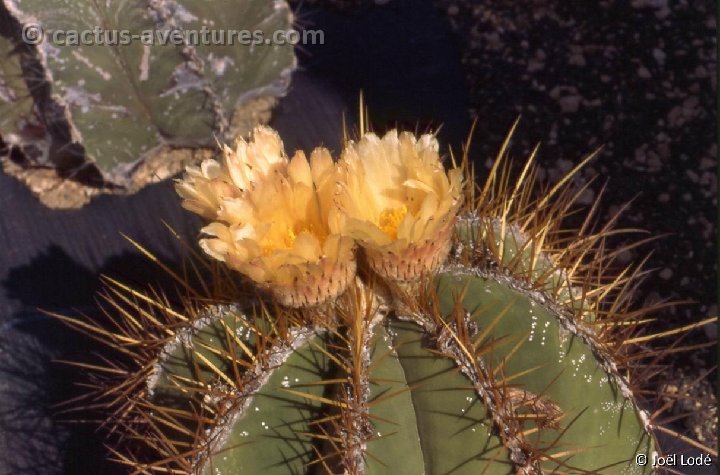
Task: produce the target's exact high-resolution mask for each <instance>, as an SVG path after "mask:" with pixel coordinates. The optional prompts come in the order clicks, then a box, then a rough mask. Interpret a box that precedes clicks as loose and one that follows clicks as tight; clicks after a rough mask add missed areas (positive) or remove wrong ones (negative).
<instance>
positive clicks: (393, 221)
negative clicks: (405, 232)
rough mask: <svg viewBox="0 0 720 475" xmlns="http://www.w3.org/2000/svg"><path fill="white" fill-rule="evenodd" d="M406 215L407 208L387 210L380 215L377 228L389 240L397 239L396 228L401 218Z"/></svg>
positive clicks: (403, 206)
mask: <svg viewBox="0 0 720 475" xmlns="http://www.w3.org/2000/svg"><path fill="white" fill-rule="evenodd" d="M406 214H407V206H405V205H402V206H400V207H398V208H395V209H392V208H388V209H386V210H383V212H382V213H380V220H379V221H380V222H379V223H378V226H379V227H380V229H381V230H382V231H383V232H384V233H385V234H387V235H388V236H389V237H390V238H391V239H397V231H398V227H400V223H401V222H402V220H403V218H405V215H406Z"/></svg>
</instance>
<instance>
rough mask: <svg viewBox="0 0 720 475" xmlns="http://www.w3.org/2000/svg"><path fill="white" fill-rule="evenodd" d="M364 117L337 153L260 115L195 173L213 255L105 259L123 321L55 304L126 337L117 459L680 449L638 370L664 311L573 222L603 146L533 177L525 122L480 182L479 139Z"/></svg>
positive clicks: (333, 460)
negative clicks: (522, 152)
mask: <svg viewBox="0 0 720 475" xmlns="http://www.w3.org/2000/svg"><path fill="white" fill-rule="evenodd" d="M362 123H363V122H362V121H361V124H362ZM361 130H362V131H363V133H362V134H361V137H360V139H359V140H358V141H357V142H352V141H351V142H349V143H347V144H346V147H345V150H344V152H343V153H342V156H341V158H340V160H339V161H338V162H337V163H335V162H334V161H333V160H332V159H330V157H329V152H327V151H326V150H324V149H316V150H315V151H314V152H313V154H312V155H311V158H310V160H309V161H308V160H307V159H306V158H305V156H304V154H302V153H301V152H298V153H297V154H296V155H295V156H293V157H292V159H288V157H286V156H285V155H284V151H283V148H282V143H281V141H280V139H279V137H278V136H277V135H276V134H275V133H274V132H273V131H271V130H269V129H266V128H265V129H263V128H260V129H257V130H256V132H255V136H254V139H253V141H251V142H244V141H241V142H240V143H239V144H238V146H237V148H236V149H235V150H233V149H230V148H229V147H226V148H225V150H224V154H225V156H224V160H223V161H220V162H218V161H214V160H209V161H206V162H204V163H203V164H202V166H201V167H199V168H190V169H188V175H186V177H185V178H184V179H183V180H181V181H180V182H179V183H178V192H179V193H180V195H181V196H182V197H183V199H184V201H183V205H184V206H185V207H186V208H187V209H189V210H191V211H193V212H195V213H198V214H200V215H202V216H204V217H205V218H206V219H208V220H209V221H211V224H209V225H208V226H207V227H205V228H203V234H204V237H203V239H202V240H201V243H200V244H201V247H202V249H203V250H204V251H205V254H208V255H210V256H211V257H212V258H213V259H212V260H211V261H210V262H208V261H207V260H205V258H203V257H202V256H200V255H198V254H197V253H194V257H193V259H194V260H197V261H199V262H200V263H199V264H194V265H193V266H190V267H189V268H190V269H195V275H194V276H188V275H185V276H183V277H180V276H179V275H177V274H175V273H172V271H170V272H171V275H173V276H174V277H175V278H176V279H177V280H178V282H180V283H181V285H182V286H183V287H184V288H185V292H184V296H183V298H182V299H181V301H179V302H176V303H175V304H171V303H170V299H169V298H165V297H162V296H158V294H157V293H153V292H143V291H142V290H137V289H133V288H131V287H129V286H127V285H125V284H123V283H121V282H118V281H116V280H113V279H108V280H107V291H106V294H104V298H105V300H106V302H107V303H108V304H109V306H110V308H112V309H113V310H114V311H113V312H110V311H106V312H105V314H106V315H107V316H108V317H110V318H111V321H112V322H113V327H114V328H115V330H113V331H109V330H108V329H107V328H106V327H104V326H103V325H101V324H99V323H88V322H87V321H84V320H82V319H78V318H70V317H63V316H59V318H61V319H63V321H65V322H67V323H69V324H70V325H72V326H75V327H77V328H80V329H82V330H83V331H86V332H89V333H90V334H92V335H93V336H95V337H96V338H98V339H100V340H102V341H104V342H105V343H106V344H107V345H108V346H109V347H110V348H114V349H115V350H116V351H117V352H118V353H119V356H121V357H122V358H120V360H121V361H122V363H118V364H116V365H113V366H107V361H109V360H107V359H104V360H103V362H104V363H103V364H102V365H100V366H97V367H96V368H97V371H96V373H97V375H96V378H95V379H94V381H95V385H96V391H94V392H93V393H92V394H91V395H89V397H92V398H93V405H94V407H97V405H98V401H101V403H100V404H99V405H100V407H102V408H103V409H104V410H105V411H106V412H109V413H110V414H111V415H110V416H109V417H108V420H107V427H109V429H110V433H111V434H114V435H116V436H118V435H119V436H118V437H117V439H116V440H115V439H113V440H115V442H116V444H115V446H114V448H113V449H112V450H113V454H114V457H115V459H116V460H118V461H119V462H121V463H123V464H126V465H128V466H130V467H132V469H133V473H192V474H208V475H209V474H231V473H232V474H238V473H248V474H257V473H263V474H278V475H280V474H320V473H329V474H336V473H346V474H384V473H393V474H394V473H397V474H409V475H415V474H421V473H426V474H449V473H452V474H479V473H487V474H511V473H515V474H542V473H576V474H579V473H608V474H613V473H618V474H620V473H622V474H643V473H651V472H652V471H653V469H652V468H651V467H650V466H649V465H648V466H641V465H637V464H635V460H636V457H637V456H638V455H641V456H646V457H648V459H649V460H651V457H652V455H653V454H654V453H657V452H661V448H660V447H659V445H658V442H657V440H656V438H655V433H656V431H657V430H659V427H658V426H657V425H656V423H655V420H654V419H653V417H651V416H650V412H647V411H648V409H649V408H648V407H647V405H646V404H647V398H645V397H644V396H643V395H644V394H645V393H644V392H643V391H640V390H639V389H640V384H641V383H642V382H643V381H644V377H645V374H644V373H643V371H644V369H643V366H642V365H641V364H638V363H639V362H642V360H643V358H644V357H646V358H655V357H657V355H656V354H649V355H648V354H647V353H639V352H638V351H637V348H636V347H635V345H634V344H633V343H634V341H638V340H647V339H648V338H652V337H648V336H645V337H642V338H640V339H637V338H634V335H636V334H637V333H638V332H639V331H640V329H641V328H642V326H643V323H644V322H645V321H646V320H644V319H643V316H644V315H646V314H647V313H648V312H651V311H652V310H653V308H644V309H643V308H640V309H638V308H634V307H633V306H632V298H631V293H632V289H633V288H634V285H635V282H636V281H637V279H638V277H639V276H640V275H641V270H640V267H639V266H637V267H632V266H631V267H627V268H624V269H621V270H619V271H616V272H615V273H613V272H612V271H611V269H613V261H614V259H615V256H617V254H618V251H617V250H615V251H609V250H607V249H606V241H607V238H608V237H609V236H611V235H613V234H615V233H617V232H619V230H617V229H613V228H612V226H613V222H611V223H609V224H608V225H606V226H605V227H602V228H601V229H599V230H596V231H592V225H591V223H592V222H593V219H594V217H593V214H594V211H595V209H596V207H594V206H593V207H592V208H591V209H590V211H589V212H588V213H587V217H586V219H585V221H584V223H583V224H582V225H581V227H580V228H579V229H577V230H572V231H570V230H567V229H564V228H563V226H562V223H563V220H564V218H566V217H567V216H568V214H569V213H570V212H571V208H572V207H573V203H574V200H575V197H577V196H578V195H579V193H577V192H573V191H572V188H571V187H570V186H569V185H568V183H569V182H570V179H571V178H572V176H573V174H574V173H576V172H577V170H578V169H580V167H581V166H582V165H583V164H584V163H585V162H586V161H587V160H589V159H590V158H592V157H589V158H588V159H587V160H585V161H583V162H582V163H581V164H580V165H578V167H577V168H575V169H574V170H572V171H571V172H570V173H569V174H568V175H567V176H566V177H565V178H563V179H562V180H561V181H560V183H558V184H557V185H556V186H554V187H552V188H550V189H549V191H548V192H547V193H545V194H544V195H541V196H539V197H535V195H534V194H533V191H532V190H533V188H534V185H533V183H534V176H535V171H534V167H533V163H532V156H531V158H530V159H529V160H528V161H527V163H526V165H525V166H524V167H523V168H522V170H521V172H520V173H519V174H516V175H513V174H511V172H510V171H511V167H510V165H509V161H508V158H507V157H508V153H507V146H508V142H509V138H510V137H509V136H508V140H507V141H506V142H505V143H504V144H503V147H502V148H501V151H500V153H499V155H498V157H497V159H496V161H495V165H494V167H493V169H492V171H491V172H490V175H489V177H488V178H487V181H486V182H485V184H484V185H483V186H479V185H476V184H475V181H474V176H473V175H472V172H471V170H470V167H469V164H468V161H467V153H465V154H464V155H463V156H464V158H463V160H462V162H461V163H460V165H459V166H457V167H456V168H455V169H454V170H451V171H450V172H445V170H444V168H443V166H442V165H441V164H440V159H439V154H438V149H437V141H436V140H435V138H434V137H433V136H431V135H425V136H422V137H419V138H416V137H414V136H413V135H412V134H408V133H403V134H398V133H397V132H395V131H392V132H389V133H388V134H387V135H385V136H384V137H382V138H380V137H378V136H376V135H375V134H373V133H369V132H366V131H365V130H364V126H363V125H361ZM533 155H534V154H533ZM453 163H455V161H454V160H453ZM511 176H512V177H513V178H512V179H511ZM462 177H464V180H463V179H462ZM463 181H464V185H463V183H462V182H463ZM268 190H275V191H276V192H277V195H272V192H271V191H268ZM273 192H274V191H273ZM268 193H270V195H268ZM267 201H269V202H270V205H271V206H272V207H273V212H274V213H276V214H273V215H268V214H267V213H269V212H270V211H267V210H266V209H265V208H262V204H263V203H265V202H267ZM284 206H288V207H289V214H288V216H285V215H282V211H281V210H279V209H281V208H283V207H284ZM294 207H297V208H294ZM373 209H375V210H376V211H377V210H382V211H380V212H377V213H375V214H373V211H372V210H373ZM263 210H265V211H263ZM254 212H258V213H260V214H258V215H257V216H256V215H255V214H253V213H254ZM241 218H242V219H241ZM283 220H289V221H287V222H285V221H283ZM613 221H614V220H613ZM278 226H279V227H280V228H279V229H280V230H281V232H279V233H276V231H277V230H278V228H277V227H278ZM313 239H318V240H320V244H321V245H322V242H323V241H324V242H328V241H331V242H333V245H334V246H335V247H337V248H338V249H339V250H337V251H336V252H334V253H330V252H328V251H327V250H325V251H323V252H319V251H317V250H315V251H313V249H315V248H314V247H313V245H312V242H313V241H312V240H313ZM345 239H350V240H351V241H352V244H350V245H349V246H346V247H343V242H346V241H344V240H345ZM140 249H142V250H143V252H144V253H146V254H147V255H149V256H150V257H151V258H152V259H155V258H154V256H153V255H152V254H150V252H149V251H148V250H146V249H144V248H142V247H140ZM316 251H317V252H316ZM193 252H194V251H193ZM298 256H304V257H303V258H300V257H298ZM344 260H352V261H353V263H352V264H350V263H349V262H346V263H345V265H344V266H340V264H341V263H342V262H343V261H344ZM338 269H340V271H338ZM236 271H239V272H240V273H241V274H243V275H244V276H245V279H244V280H242V279H241V280H239V279H238V276H239V274H238V272H236ZM298 276H299V277H298ZM82 367H83V368H87V367H88V366H87V365H86V364H84V365H83V366H82ZM656 414H657V413H656ZM666 431H668V430H666Z"/></svg>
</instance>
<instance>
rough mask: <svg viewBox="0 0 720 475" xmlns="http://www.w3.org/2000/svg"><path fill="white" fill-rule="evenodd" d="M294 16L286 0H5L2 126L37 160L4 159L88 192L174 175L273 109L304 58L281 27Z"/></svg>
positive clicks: (36, 177)
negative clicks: (277, 38) (277, 37)
mask: <svg viewBox="0 0 720 475" xmlns="http://www.w3.org/2000/svg"><path fill="white" fill-rule="evenodd" d="M292 25H293V17H292V12H291V10H290V8H289V6H288V5H287V3H286V2H285V1H283V0H273V1H267V0H240V1H236V0H233V1H218V2H213V3H212V5H208V4H207V2H199V1H193V0H181V1H174V0H173V1H164V0H162V1H146V2H125V1H118V0H112V1H107V2H85V1H78V2H73V1H70V2H62V3H58V4H54V5H52V6H49V5H48V3H47V2H44V1H41V0H19V1H10V0H8V1H3V2H0V54H1V55H2V61H0V63H1V64H2V66H0V136H1V137H2V140H3V141H4V142H5V143H6V144H7V145H10V146H12V147H15V149H16V150H17V151H19V152H21V154H22V156H23V157H24V159H25V163H22V168H20V167H18V166H17V163H11V162H8V163H6V169H8V171H10V172H12V173H14V174H15V175H17V176H19V177H21V178H22V179H24V180H25V181H26V182H28V184H29V185H30V186H31V187H33V189H34V190H35V191H38V192H43V191H47V189H46V188H47V187H43V184H42V183H38V182H39V181H42V180H44V181H53V180H54V181H55V182H56V183H54V184H55V185H56V186H57V185H58V183H62V179H66V178H71V179H74V182H75V183H82V184H83V185H88V186H89V187H85V188H81V187H77V186H76V187H74V188H72V190H73V191H74V192H75V193H76V194H84V195H88V196H89V195H90V194H93V193H95V192H97V191H98V189H99V188H102V189H104V190H105V191H123V190H124V191H130V192H132V191H135V190H137V189H138V188H140V187H141V186H143V185H145V184H147V183H149V182H152V181H155V180H157V179H159V178H167V177H169V176H172V175H174V174H176V173H177V172H179V171H180V170H182V168H183V167H184V165H185V164H187V163H189V162H192V161H193V160H198V159H200V157H198V156H197V155H198V154H200V155H203V154H201V153H199V152H198V151H197V149H198V148H212V147H214V146H215V144H216V140H221V141H231V140H233V139H234V138H235V137H237V136H242V135H247V134H248V133H249V132H250V131H251V130H252V127H254V126H255V125H257V123H258V122H262V121H267V120H268V119H269V111H270V109H271V107H272V105H273V104H274V101H275V99H276V98H277V97H278V96H280V95H282V94H284V92H285V90H286V89H287V86H288V84H289V79H290V73H291V71H292V70H293V69H294V67H295V56H294V52H293V46H292V45H291V44H289V43H288V42H283V43H284V44H281V43H275V44H271V39H272V38H273V35H274V34H275V32H277V31H289V30H290V29H292ZM241 35H244V36H241ZM249 35H254V36H252V37H249ZM101 124H112V125H111V126H108V125H101ZM48 169H50V170H53V171H54V172H56V173H54V174H52V173H51V174H49V173H48V172H47V170H48ZM34 172H37V173H34ZM56 195H57V193H56ZM55 198H56V199H55V202H54V203H53V202H52V201H53V200H52V199H46V200H45V201H46V202H47V201H49V202H50V204H52V205H55V206H58V207H65V206H74V205H77V204H81V203H82V202H83V201H84V200H83V199H82V198H81V197H79V196H78V197H76V198H75V199H72V198H68V197H66V198H65V199H63V197H62V196H56V197H55ZM64 203H66V204H64Z"/></svg>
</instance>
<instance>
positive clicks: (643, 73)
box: [637, 66, 652, 79]
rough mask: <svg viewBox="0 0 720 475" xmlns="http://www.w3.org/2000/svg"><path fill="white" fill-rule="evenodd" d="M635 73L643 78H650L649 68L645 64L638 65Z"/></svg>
mask: <svg viewBox="0 0 720 475" xmlns="http://www.w3.org/2000/svg"><path fill="white" fill-rule="evenodd" d="M637 75H638V76H640V77H641V78H643V79H650V78H651V77H652V74H650V70H648V68H646V67H645V66H640V68H638V70H637Z"/></svg>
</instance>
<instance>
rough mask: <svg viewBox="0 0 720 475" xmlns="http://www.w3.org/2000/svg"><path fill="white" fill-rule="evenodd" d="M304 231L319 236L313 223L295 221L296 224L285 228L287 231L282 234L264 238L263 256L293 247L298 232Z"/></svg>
mask: <svg viewBox="0 0 720 475" xmlns="http://www.w3.org/2000/svg"><path fill="white" fill-rule="evenodd" d="M303 231H307V232H309V233H312V234H315V235H316V236H317V233H316V232H315V226H313V225H312V223H310V224H305V223H295V225H294V226H292V227H288V228H287V229H286V230H285V233H283V234H280V236H274V237H273V238H266V239H263V242H262V245H261V246H260V247H261V249H262V254H263V256H269V255H270V254H272V253H273V252H275V251H277V250H280V249H283V250H287V249H291V248H292V247H293V244H295V239H297V236H298V234H300V233H301V232H303Z"/></svg>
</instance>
